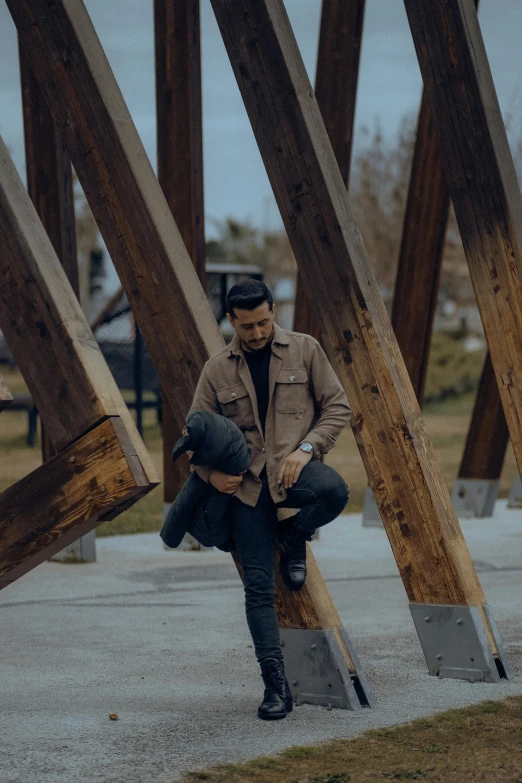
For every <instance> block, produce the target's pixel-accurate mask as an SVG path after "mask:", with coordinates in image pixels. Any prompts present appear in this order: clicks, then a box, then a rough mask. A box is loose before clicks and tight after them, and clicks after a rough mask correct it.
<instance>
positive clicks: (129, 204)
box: [8, 0, 223, 426]
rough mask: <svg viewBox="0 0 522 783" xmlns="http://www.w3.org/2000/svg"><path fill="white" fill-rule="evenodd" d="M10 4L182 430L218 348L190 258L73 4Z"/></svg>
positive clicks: (26, 0)
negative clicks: (206, 364)
mask: <svg viewBox="0 0 522 783" xmlns="http://www.w3.org/2000/svg"><path fill="white" fill-rule="evenodd" d="M8 6H9V9H10V11H11V14H12V16H13V19H14V21H15V24H16V26H17V29H18V34H19V37H20V40H21V41H22V43H23V46H24V49H25V51H26V54H27V56H28V59H29V60H30V62H31V66H32V69H33V73H34V74H35V76H36V78H37V80H38V82H39V84H40V87H41V90H42V93H43V94H44V96H45V100H46V102H47V105H48V107H49V109H50V111H51V114H52V115H53V117H54V120H55V122H56V124H57V126H58V129H59V132H60V134H61V136H62V138H63V140H64V143H65V145H66V147H67V151H68V153H69V156H70V158H71V160H72V163H73V166H74V169H75V171H76V174H77V176H78V178H79V180H80V183H81V185H82V187H83V190H84V192H85V195H86V196H87V199H88V201H89V205H90V207H91V209H92V212H93V214H94V217H95V218H96V221H97V223H98V226H99V228H100V231H101V233H102V236H103V238H104V240H105V243H106V245H107V248H108V250H109V253H110V255H111V258H112V261H113V263H114V265H115V267H116V270H117V272H118V275H119V277H120V280H121V283H122V285H123V287H124V289H125V292H126V294H127V297H128V299H129V303H130V305H131V307H132V310H133V313H134V315H135V317H136V321H137V322H138V324H139V327H140V329H141V332H142V334H143V338H144V340H145V342H146V344H147V347H148V349H149V352H150V354H151V357H152V360H153V362H154V364H155V366H156V369H157V370H158V374H159V376H160V380H161V382H162V388H163V389H164V390H165V391H166V393H167V395H168V397H167V399H168V402H169V403H170V405H171V407H172V408H173V412H174V414H175V416H176V420H177V421H178V423H179V424H180V426H182V422H184V419H185V416H186V413H187V411H188V408H189V405H190V400H191V399H192V396H193V392H194V389H195V386H196V383H197V380H198V377H199V374H200V372H201V368H202V367H203V364H204V362H205V361H206V359H207V358H208V356H209V355H212V354H214V353H216V352H217V351H218V350H219V349H220V347H221V346H222V344H223V343H222V338H221V335H220V333H219V329H218V326H217V324H216V320H215V318H214V316H213V314H212V311H211V309H210V307H209V305H208V303H207V301H206V297H205V294H204V292H203V289H202V288H201V285H200V283H199V280H198V278H197V274H196V271H195V269H194V267H193V265H192V262H191V259H190V257H189V254H188V253H187V250H186V248H185V246H184V244H183V241H182V239H181V236H180V233H179V231H178V229H177V226H176V224H175V222H174V220H173V218H172V214H171V212H170V210H169V208H168V205H167V202H166V200H165V197H164V195H163V193H162V191H161V188H160V187H159V185H158V181H157V179H156V177H155V175H154V172H153V170H152V166H151V165H150V162H149V160H148V158H147V155H146V153H145V150H144V149H143V145H142V143H141V141H140V139H139V136H138V134H137V132H136V128H135V126H134V123H133V122H132V119H131V117H130V114H129V111H128V109H127V106H126V105H125V102H124V100H123V97H122V95H121V92H120V90H119V88H118V85H117V84H116V81H115V79H114V76H113V74H112V71H111V69H110V66H109V64H108V62H107V59H106V57H105V54H104V52H103V49H102V47H101V45H100V42H99V40H98V37H97V36H96V33H95V31H94V28H93V26H92V23H91V20H90V18H89V15H88V14H87V11H86V9H85V6H84V5H83V3H82V2H81V0H58V2H56V3H52V4H51V5H49V4H48V3H47V2H46V0H22V2H19V0H9V2H8ZM64 53H65V54H64ZM64 57H65V62H64Z"/></svg>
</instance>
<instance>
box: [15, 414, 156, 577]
mask: <svg viewBox="0 0 522 783" xmlns="http://www.w3.org/2000/svg"><path fill="white" fill-rule="evenodd" d="M150 489H151V484H150V481H149V478H148V477H147V475H146V474H145V472H144V470H143V466H142V463H141V460H140V458H139V456H138V455H137V454H136V449H135V448H134V445H133V444H132V443H131V442H130V439H129V437H128V434H127V432H126V429H125V426H124V425H123V424H122V422H121V420H120V419H119V418H118V417H114V418H110V419H107V420H106V421H104V422H102V423H101V424H99V425H98V426H97V427H95V428H94V429H92V430H91V431H90V432H88V433H87V434H86V435H84V436H83V437H82V438H80V439H79V440H77V441H76V442H75V443H73V444H72V445H70V446H68V447H67V448H66V449H64V450H63V451H62V452H61V453H60V454H57V455H56V456H54V457H52V458H51V459H50V460H48V461H47V462H46V463H44V464H43V465H42V466H41V467H40V468H37V469H36V470H35V471H33V472H32V473H30V474H29V475H28V476H26V477H25V478H23V479H21V480H20V481H18V482H17V483H16V484H14V485H13V486H12V487H10V488H9V489H7V490H5V491H4V492H3V493H2V494H1V495H0V552H1V556H0V588H3V587H6V586H7V585H9V584H11V583H12V582H13V581H15V579H19V578H20V576H23V574H25V573H27V572H28V571H30V570H31V569H32V568H35V567H36V566H37V565H39V564H40V563H42V562H43V561H44V560H47V559H48V558H49V557H51V555H53V554H55V553H56V552H58V551H60V550H61V549H63V547H64V546H67V545H68V544H71V543H72V542H73V541H76V540H77V539H78V538H79V537H80V536H82V535H84V534H85V533H87V532H88V531H89V530H92V529H93V528H94V527H96V526H97V525H99V524H100V523H101V522H102V521H103V520H104V519H105V518H106V517H107V515H109V514H111V513H112V514H113V515H114V514H115V511H118V513H119V511H121V510H122V507H123V506H125V505H126V504H128V503H129V501H130V500H132V501H133V502H135V501H136V500H137V499H138V498H139V497H141V496H142V495H143V494H145V493H146V492H148V491H149V490H150Z"/></svg>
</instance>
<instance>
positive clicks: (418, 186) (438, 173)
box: [391, 0, 478, 406]
mask: <svg viewBox="0 0 522 783" xmlns="http://www.w3.org/2000/svg"><path fill="white" fill-rule="evenodd" d="M475 4H476V5H478V0H475ZM449 206H450V195H449V190H448V186H447V183H446V176H445V174H444V168H443V165H442V158H441V154H440V147H439V140H438V138H437V134H436V131H435V127H434V125H433V119H432V116H431V109H430V106H429V102H428V99H427V97H426V94H425V93H424V92H423V94H422V100H421V106H420V111H419V119H418V122H417V136H416V140H415V149H414V151H413V161H412V168H411V175H410V184H409V188H408V199H407V202H406V212H405V215H404V225H403V231H402V240H401V248H400V253H399V263H398V266H397V279H396V281H395V290H394V294H393V306H392V316H391V322H392V326H393V330H394V332H395V336H396V338H397V342H398V343H399V348H400V349H401V353H402V356H403V359H404V362H405V364H406V369H407V370H408V374H409V376H410V379H411V382H412V385H413V389H414V391H415V394H416V395H417V400H418V401H419V405H421V406H422V401H423V397H424V386H425V383H426V373H427V369H428V358H429V351H430V343H431V335H432V330H433V320H434V318H435V309H436V306H437V297H438V292H439V280H440V270H441V266H442V257H443V252H444V238H445V235H446V226H447V223H448V212H449Z"/></svg>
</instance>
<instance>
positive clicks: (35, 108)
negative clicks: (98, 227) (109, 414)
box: [20, 48, 80, 462]
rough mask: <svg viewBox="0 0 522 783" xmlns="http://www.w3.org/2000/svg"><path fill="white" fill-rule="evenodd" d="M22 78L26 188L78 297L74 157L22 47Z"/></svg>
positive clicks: (48, 451)
mask: <svg viewBox="0 0 522 783" xmlns="http://www.w3.org/2000/svg"><path fill="white" fill-rule="evenodd" d="M20 80H21V86H22V111H23V118H24V141H25V167H26V172H27V191H28V193H29V195H30V197H31V200H32V202H33V204H34V206H35V209H36V211H37V213H38V216H39V218H40V220H41V221H42V225H43V227H44V229H45V231H46V232H47V236H48V237H49V239H50V240H51V243H52V246H53V247H54V250H55V252H56V254H57V256H58V258H59V259H60V262H61V264H62V266H63V268H64V270H65V274H66V275H67V279H68V280H69V283H70V284H71V287H72V289H73V291H74V293H75V294H76V296H77V297H78V299H79V298H80V297H79V293H80V292H79V281H78V258H77V253H76V231H75V225H74V196H73V176H72V167H71V161H70V160H69V156H68V155H67V152H66V150H65V147H64V145H63V141H62V140H61V138H60V136H59V134H58V132H57V130H56V126H55V124H54V121H53V118H52V117H51V114H50V112H49V109H48V108H47V104H46V103H45V100H44V99H43V96H42V94H41V92H40V87H39V86H38V82H37V81H36V79H35V78H34V76H33V72H32V70H31V66H30V64H29V62H28V60H27V57H26V56H25V54H24V52H23V49H22V48H20ZM54 453H55V451H54V447H53V444H52V442H51V439H50V438H49V436H48V435H47V431H46V429H45V426H44V425H43V424H42V457H43V460H44V462H45V460H47V459H49V458H50V457H52V456H53V454H54Z"/></svg>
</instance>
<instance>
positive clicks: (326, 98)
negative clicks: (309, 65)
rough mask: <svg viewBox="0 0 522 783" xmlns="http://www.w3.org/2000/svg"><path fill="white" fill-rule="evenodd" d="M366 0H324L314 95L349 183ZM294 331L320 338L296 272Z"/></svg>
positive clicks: (302, 285) (306, 294) (343, 174)
mask: <svg viewBox="0 0 522 783" xmlns="http://www.w3.org/2000/svg"><path fill="white" fill-rule="evenodd" d="M364 8H365V0H350V1H349V2H346V0H323V4H322V10H321V26H320V29H319V51H318V54H317V69H316V74H315V97H316V98H317V103H318V104H319V108H320V110H321V114H322V117H323V120H324V124H325V126H326V130H327V132H328V137H329V139H330V142H331V144H332V147H333V151H334V153H335V157H336V159H337V163H338V164H339V168H340V170H341V175H342V178H343V180H344V182H345V183H346V187H348V180H349V177H350V163H351V157H352V143H353V129H354V119H355V102H356V97H357V82H358V78H359V60H360V55H361V41H362V31H363V21H364ZM295 302H296V305H295V314H294V331H296V332H303V333H304V334H311V335H312V336H313V337H315V338H316V339H319V337H320V335H319V329H318V325H317V322H316V320H315V319H314V315H313V307H312V305H311V304H310V300H309V299H308V293H307V291H306V286H305V285H304V283H303V279H302V277H301V275H300V274H298V275H297V289H296V297H295Z"/></svg>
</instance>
